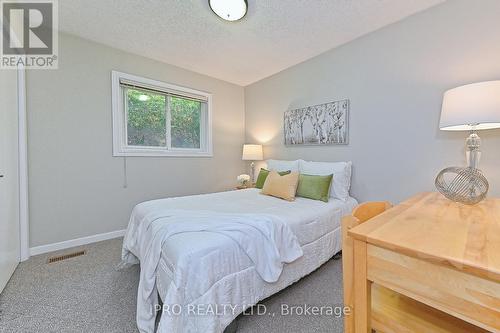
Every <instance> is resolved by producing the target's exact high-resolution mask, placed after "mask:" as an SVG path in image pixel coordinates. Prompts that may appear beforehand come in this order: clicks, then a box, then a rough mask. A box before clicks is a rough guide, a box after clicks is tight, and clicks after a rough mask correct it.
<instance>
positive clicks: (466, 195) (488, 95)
mask: <svg viewBox="0 0 500 333" xmlns="http://www.w3.org/2000/svg"><path fill="white" fill-rule="evenodd" d="M493 128H500V81H488V82H480V83H473V84H468V85H465V86H461V87H458V88H454V89H451V90H448V91H447V92H445V94H444V97H443V107H442V110H441V119H440V122H439V129H441V130H442V131H469V136H468V138H467V139H466V141H465V143H466V146H467V149H466V159H467V167H466V168H458V167H453V168H447V169H445V170H443V171H441V172H440V174H439V175H438V178H436V186H437V187H438V190H439V191H440V192H441V193H443V194H444V195H445V196H447V197H449V198H450V199H453V200H454V201H459V202H463V203H477V202H479V201H481V200H482V199H484V197H486V192H487V191H488V187H489V185H488V182H487V180H486V178H484V176H483V175H482V173H481V172H480V171H479V169H478V166H479V160H480V158H481V138H480V137H479V135H478V134H477V131H478V130H486V129H493ZM446 172H451V173H454V174H456V175H455V176H454V178H453V180H452V182H451V183H450V184H448V183H446V182H445V181H444V179H443V175H444V174H445V173H446Z"/></svg>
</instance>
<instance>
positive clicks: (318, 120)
mask: <svg viewBox="0 0 500 333" xmlns="http://www.w3.org/2000/svg"><path fill="white" fill-rule="evenodd" d="M348 119H349V100H348V99H346V100H342V101H336V102H330V103H325V104H319V105H314V106H308V107H305V108H301V109H295V110H289V111H286V112H285V119H284V127H285V128H284V131H285V144H286V145H345V144H347V143H348V134H349V133H348Z"/></svg>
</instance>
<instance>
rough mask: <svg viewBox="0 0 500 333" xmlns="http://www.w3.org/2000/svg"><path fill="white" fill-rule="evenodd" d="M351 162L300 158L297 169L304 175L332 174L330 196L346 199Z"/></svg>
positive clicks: (347, 197)
mask: <svg viewBox="0 0 500 333" xmlns="http://www.w3.org/2000/svg"><path fill="white" fill-rule="evenodd" d="M351 166H352V162H332V163H329V162H307V161H303V160H300V164H299V171H300V173H303V174H306V175H317V176H328V175H331V174H333V180H332V185H331V187H330V197H332V198H336V199H340V200H343V201H347V199H349V189H350V188H351Z"/></svg>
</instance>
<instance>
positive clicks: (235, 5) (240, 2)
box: [208, 0, 248, 21]
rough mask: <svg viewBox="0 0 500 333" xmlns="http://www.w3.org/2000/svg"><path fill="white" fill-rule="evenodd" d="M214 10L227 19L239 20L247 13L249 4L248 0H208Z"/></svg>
mask: <svg viewBox="0 0 500 333" xmlns="http://www.w3.org/2000/svg"><path fill="white" fill-rule="evenodd" d="M208 5H209V6H210V8H211V9H212V11H213V12H214V13H215V14H216V15H217V16H219V17H220V18H222V19H224V20H226V21H238V20H239V19H241V18H242V17H243V16H245V15H246V13H247V9H248V4H247V1H246V0H208Z"/></svg>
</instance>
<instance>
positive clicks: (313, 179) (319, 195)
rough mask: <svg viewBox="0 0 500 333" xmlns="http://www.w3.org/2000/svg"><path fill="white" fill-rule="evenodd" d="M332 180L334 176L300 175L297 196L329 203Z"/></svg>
mask: <svg viewBox="0 0 500 333" xmlns="http://www.w3.org/2000/svg"><path fill="white" fill-rule="evenodd" d="M332 178H333V175H329V176H313V175H304V174H300V175H299V187H298V188H297V196H298V197H303V198H309V199H314V200H321V201H324V202H328V198H329V197H330V185H331V183H332Z"/></svg>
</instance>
